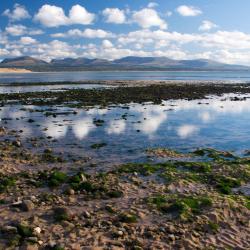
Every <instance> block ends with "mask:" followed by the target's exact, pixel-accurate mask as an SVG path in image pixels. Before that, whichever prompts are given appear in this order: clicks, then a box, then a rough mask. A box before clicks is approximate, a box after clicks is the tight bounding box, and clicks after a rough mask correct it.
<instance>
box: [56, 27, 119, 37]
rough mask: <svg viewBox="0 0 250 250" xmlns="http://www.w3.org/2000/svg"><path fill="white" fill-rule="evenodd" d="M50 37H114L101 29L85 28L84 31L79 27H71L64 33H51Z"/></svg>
mask: <svg viewBox="0 0 250 250" xmlns="http://www.w3.org/2000/svg"><path fill="white" fill-rule="evenodd" d="M51 37H57V38H58V37H85V38H109V37H114V34H112V33H111V32H109V31H105V30H102V29H85V30H84V31H81V30H79V29H71V30H69V31H67V32H66V33H55V34H52V35H51Z"/></svg>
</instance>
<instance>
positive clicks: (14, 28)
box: [5, 24, 43, 36]
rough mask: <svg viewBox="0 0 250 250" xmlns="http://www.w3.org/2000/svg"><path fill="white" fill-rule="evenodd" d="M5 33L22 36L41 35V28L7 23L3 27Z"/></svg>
mask: <svg viewBox="0 0 250 250" xmlns="http://www.w3.org/2000/svg"><path fill="white" fill-rule="evenodd" d="M5 31H6V33H7V34H9V35H11V36H23V35H41V34H43V31H42V30H39V29H31V28H27V27H26V26H24V25H21V24H15V25H9V26H7V27H6V28H5Z"/></svg>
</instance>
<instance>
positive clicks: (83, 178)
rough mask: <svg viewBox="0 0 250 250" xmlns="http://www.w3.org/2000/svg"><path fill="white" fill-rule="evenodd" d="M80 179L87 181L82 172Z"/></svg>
mask: <svg viewBox="0 0 250 250" xmlns="http://www.w3.org/2000/svg"><path fill="white" fill-rule="evenodd" d="M81 180H82V182H86V181H88V180H87V178H86V176H85V175H84V174H81Z"/></svg>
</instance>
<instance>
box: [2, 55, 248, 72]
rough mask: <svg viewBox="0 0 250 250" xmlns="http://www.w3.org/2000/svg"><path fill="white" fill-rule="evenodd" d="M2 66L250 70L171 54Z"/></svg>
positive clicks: (14, 61) (29, 60)
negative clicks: (171, 55) (167, 55)
mask: <svg viewBox="0 0 250 250" xmlns="http://www.w3.org/2000/svg"><path fill="white" fill-rule="evenodd" d="M0 68H21V69H27V70H32V71H84V70H162V71H164V70H165V71H168V70H190V71H191V70H196V71H202V70H207V71H209V70H213V71H215V70H225V71H229V70H250V67H247V66H241V65H230V64H224V63H220V62H216V61H212V60H207V59H196V60H174V59H170V58H167V57H135V56H129V57H124V58H120V59H117V60H113V61H108V60H105V59H98V58H96V59H89V58H84V57H79V58H65V59H53V60H51V62H46V61H43V60H40V59H36V58H33V57H29V56H23V57H17V58H10V59H4V60H3V61H2V62H1V63H0Z"/></svg>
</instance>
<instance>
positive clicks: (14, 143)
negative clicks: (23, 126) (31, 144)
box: [12, 140, 22, 148]
mask: <svg viewBox="0 0 250 250" xmlns="http://www.w3.org/2000/svg"><path fill="white" fill-rule="evenodd" d="M12 145H13V146H15V147H17V148H20V147H21V145H22V144H21V142H20V141H19V140H16V141H13V142H12Z"/></svg>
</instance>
